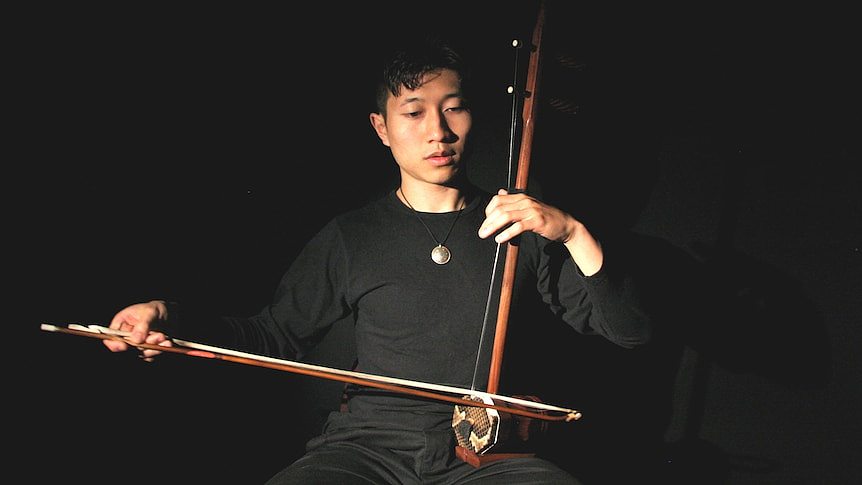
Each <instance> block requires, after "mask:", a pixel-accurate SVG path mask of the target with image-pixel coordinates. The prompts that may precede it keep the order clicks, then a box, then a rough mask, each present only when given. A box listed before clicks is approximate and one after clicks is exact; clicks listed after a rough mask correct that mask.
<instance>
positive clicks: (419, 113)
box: [404, 111, 422, 118]
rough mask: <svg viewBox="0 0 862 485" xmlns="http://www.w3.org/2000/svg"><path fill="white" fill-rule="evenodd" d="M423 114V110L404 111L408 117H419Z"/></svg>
mask: <svg viewBox="0 0 862 485" xmlns="http://www.w3.org/2000/svg"><path fill="white" fill-rule="evenodd" d="M421 114H422V112H421V111H409V112H407V113H404V116H406V117H408V118H418V117H419V115H421Z"/></svg>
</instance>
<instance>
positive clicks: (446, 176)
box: [371, 69, 473, 185]
mask: <svg viewBox="0 0 862 485" xmlns="http://www.w3.org/2000/svg"><path fill="white" fill-rule="evenodd" d="M371 124H372V126H374V129H375V131H376V132H377V136H378V137H380V141H382V142H383V144H384V145H386V146H388V147H389V148H390V149H391V150H392V155H393V157H394V158H395V161H396V163H398V166H399V167H400V170H401V179H402V184H404V183H411V182H424V183H428V184H435V185H442V184H446V183H447V182H449V181H450V180H452V179H453V178H454V177H455V174H457V173H458V171H459V170H460V169H461V161H462V157H463V155H464V148H465V145H466V143H467V136H468V134H469V132H470V128H471V127H472V125H473V116H472V114H471V113H470V110H469V109H468V108H467V105H466V102H465V100H464V98H463V93H462V92H461V82H460V81H459V80H458V76H457V74H456V73H455V72H453V71H450V70H448V69H444V70H442V71H439V72H433V73H429V74H426V75H425V77H424V78H423V82H422V85H421V86H419V88H418V89H415V90H412V91H411V90H407V89H403V88H402V90H401V93H400V94H399V95H398V96H390V97H389V99H388V101H387V102H386V117H385V119H384V117H383V116H382V115H380V114H377V113H373V114H372V115H371Z"/></svg>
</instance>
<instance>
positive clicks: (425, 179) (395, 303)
mask: <svg viewBox="0 0 862 485" xmlns="http://www.w3.org/2000/svg"><path fill="white" fill-rule="evenodd" d="M469 85H470V77H469V72H468V70H467V68H466V66H465V65H464V61H463V59H462V58H461V56H460V55H459V54H458V53H457V52H456V51H454V50H453V49H451V48H450V47H449V46H447V45H446V44H444V43H442V42H439V41H435V40H431V39H427V40H425V41H423V42H420V43H418V44H415V45H409V46H407V47H405V48H403V49H401V50H399V51H397V52H396V53H395V54H394V55H393V56H392V57H391V58H390V59H389V61H388V63H387V64H386V65H385V67H384V69H383V72H382V77H381V79H380V82H379V84H378V88H377V89H378V90H377V112H374V113H371V114H370V121H371V125H372V127H373V128H374V131H375V133H376V134H377V136H378V137H379V138H380V141H381V142H382V143H383V144H384V145H386V146H387V147H389V149H390V150H391V153H392V156H393V158H394V159H395V162H396V163H397V165H398V168H399V173H400V184H399V186H398V187H397V189H395V190H393V191H391V192H390V193H388V194H386V195H385V196H383V197H382V198H380V199H378V200H375V201H373V202H371V203H369V204H367V205H365V206H364V207H361V208H358V209H355V210H352V211H349V212H347V213H344V214H342V215H340V216H337V217H335V218H334V219H333V220H332V221H330V222H329V223H328V224H327V225H326V226H325V227H324V228H323V229H322V230H321V231H320V232H319V233H318V234H316V235H315V236H314V237H313V238H312V239H311V241H309V243H308V244H307V245H306V246H305V248H304V249H303V250H302V252H301V253H300V254H299V256H298V257H297V258H296V260H295V261H294V262H293V264H292V265H291V266H290V268H289V269H288V271H287V272H286V273H285V275H284V277H283V278H282V280H281V283H280V285H279V288H278V290H277V292H276V294H275V297H274V299H273V301H272V303H271V304H270V305H268V306H266V307H265V308H264V309H262V310H261V311H260V312H259V313H258V314H256V315H253V316H251V317H221V318H203V317H202V316H201V315H197V314H196V311H195V310H191V309H187V308H182V305H181V304H168V303H167V302H165V301H159V300H157V301H150V302H147V303H139V304H135V305H131V306H129V307H127V308H125V309H123V310H121V311H120V312H118V313H117V314H116V315H115V316H114V318H113V320H112V321H111V325H110V326H111V328H114V329H118V330H123V331H130V332H131V337H129V340H130V341H131V342H132V343H141V342H147V343H150V344H159V345H166V346H167V345H171V341H170V340H169V339H168V335H170V336H178V337H184V338H188V339H191V340H198V341H205V342H208V343H213V344H220V345H223V346H227V347H230V348H234V349H238V350H244V351H248V352H256V353H260V354H266V355H271V356H275V357H279V358H287V359H301V358H302V357H303V355H305V354H306V352H307V351H308V349H310V348H312V347H313V346H314V345H315V344H316V343H317V342H318V341H319V338H320V336H321V335H323V334H324V333H325V332H326V331H327V329H329V328H331V327H332V326H333V325H335V324H337V323H339V322H344V321H345V320H348V321H350V322H352V324H353V326H354V335H355V348H356V370H357V371H359V372H363V373H368V374H375V375H383V376H389V377H395V378H401V379H411V380H415V381H421V382H428V383H435V384H444V385H450V386H462V387H467V386H476V387H477V388H480V389H481V388H483V387H484V386H485V385H487V373H486V372H485V371H486V370H487V365H488V364H487V361H488V355H487V353H486V352H480V347H482V342H483V335H485V336H487V335H488V327H487V325H485V324H484V322H485V321H486V315H485V313H486V306H487V300H488V293H489V285H491V282H492V274H493V272H494V271H493V270H494V266H495V254H496V252H497V251H496V249H497V245H498V244H505V243H507V242H509V241H511V240H512V239H513V238H515V237H518V238H519V242H518V244H519V245H520V246H519V254H520V257H519V260H518V263H519V266H518V271H517V273H516V274H517V275H518V276H517V277H518V284H516V286H515V287H516V288H517V289H518V291H525V290H528V289H529V290H530V291H535V290H538V293H539V294H540V295H541V296H542V298H543V300H544V301H545V302H546V303H547V304H548V306H549V308H550V309H551V310H552V311H553V313H554V314H556V315H557V316H558V317H559V318H560V319H562V320H563V321H565V322H566V323H568V324H569V325H571V326H572V327H573V328H574V329H575V330H577V331H578V332H581V333H584V334H599V335H602V336H604V337H605V338H607V339H609V340H610V341H612V342H615V343H617V344H618V345H620V346H623V347H634V346H637V345H640V344H643V343H645V342H646V341H647V340H648V339H649V336H650V332H651V327H650V323H649V322H648V321H647V319H646V318H645V317H644V316H643V312H641V311H640V310H639V309H638V307H637V305H636V304H635V302H636V294H634V291H633V288H632V286H631V282H630V280H629V279H628V278H626V276H625V275H624V274H622V272H621V271H622V269H623V268H620V267H619V266H617V265H615V264H607V262H606V256H613V255H612V254H611V255H606V254H605V249H604V248H603V246H602V245H601V244H600V243H599V242H598V241H597V240H596V239H595V238H594V237H593V235H592V234H591V233H590V231H589V230H588V229H587V228H586V227H585V226H584V225H583V224H582V223H581V222H580V221H578V220H577V219H575V218H574V217H573V216H571V215H570V214H567V213H565V212H563V211H561V210H559V209H557V208H555V207H552V206H549V205H547V204H544V203H542V202H541V201H539V200H537V199H536V198H533V197H531V196H529V195H526V194H509V193H507V192H506V191H505V190H500V191H499V192H498V193H497V194H496V195H493V196H492V194H486V193H483V192H482V191H481V190H480V189H478V188H477V187H476V186H474V185H472V184H471V183H470V181H469V180H468V179H467V176H466V164H467V159H468V155H469V140H470V133H471V129H472V128H473V115H472V112H471V105H470V98H469V96H468V94H469ZM530 287H532V289H530ZM491 335H493V331H492V332H491ZM104 342H105V345H106V346H107V347H108V348H109V349H110V350H111V351H114V352H118V351H124V350H127V349H128V348H130V347H133V345H131V346H130V345H128V344H127V343H124V342H121V341H116V340H106V341H104ZM158 353H159V352H158V351H155V350H145V351H144V352H143V355H144V357H145V358H147V359H152V358H153V357H155V356H156V355H157V354H158ZM477 357H478V358H477ZM477 376H479V377H478V379H477ZM347 395H348V404H347V410H346V411H345V412H333V413H332V414H331V415H330V416H329V418H328V419H327V421H326V423H325V426H324V429H323V431H322V433H321V434H320V436H318V437H315V438H314V439H312V440H311V441H310V442H309V443H308V446H307V453H306V454H305V455H304V456H303V457H301V458H300V459H299V460H297V461H296V462H294V463H293V464H291V465H290V466H288V467H287V468H285V469H284V470H282V471H281V472H280V473H278V474H276V475H275V476H274V477H272V479H271V480H270V481H269V483H270V484H273V485H274V484H288V483H302V484H309V483H374V484H380V483H393V484H394V483H398V484H405V483H527V482H529V483H557V484H558V483H577V482H576V481H575V479H574V478H573V477H571V476H569V475H568V474H567V473H565V472H564V471H562V470H561V469H560V468H558V467H557V466H555V465H554V464H552V463H551V462H549V461H546V460H543V459H541V458H540V457H519V458H512V459H505V460H498V461H494V462H492V463H490V464H487V465H484V466H482V467H479V468H476V467H474V466H472V465H470V464H468V463H466V462H464V461H463V460H460V459H458V458H457V457H456V455H455V451H454V450H455V444H456V442H455V436H454V432H453V430H452V428H451V424H452V414H453V406H452V404H451V403H446V402H442V401H441V402H438V401H435V400H429V399H424V398H422V399H420V398H416V397H413V396H407V395H402V394H398V393H392V392H385V391H381V390H380V389H375V388H367V387H361V386H350V387H349V388H348V389H347Z"/></svg>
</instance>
